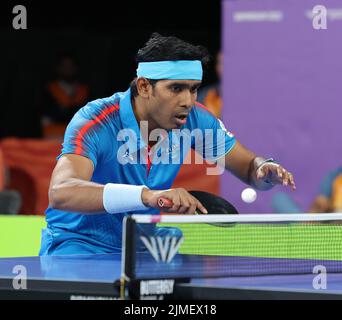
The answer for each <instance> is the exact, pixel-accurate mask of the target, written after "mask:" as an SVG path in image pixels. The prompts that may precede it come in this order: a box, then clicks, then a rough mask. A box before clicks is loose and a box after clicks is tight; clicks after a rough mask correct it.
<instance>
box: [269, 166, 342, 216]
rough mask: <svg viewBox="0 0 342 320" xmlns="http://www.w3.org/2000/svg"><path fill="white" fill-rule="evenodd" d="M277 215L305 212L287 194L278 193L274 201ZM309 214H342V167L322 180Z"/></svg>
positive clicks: (273, 204)
mask: <svg viewBox="0 0 342 320" xmlns="http://www.w3.org/2000/svg"><path fill="white" fill-rule="evenodd" d="M272 206H273V210H274V211H275V212H277V213H301V212H304V211H305V210H303V209H302V208H300V206H298V205H297V204H296V203H295V202H294V201H293V200H292V198H291V197H290V196H288V195H287V194H286V193H282V192H279V193H276V194H275V195H274V197H273V199H272ZM308 212H309V213H328V212H342V166H341V167H339V168H337V169H336V170H334V171H331V172H329V173H328V174H327V176H326V177H325V178H324V179H323V180H322V182H321V185H320V189H319V193H318V195H317V196H316V198H315V199H314V201H313V203H312V204H311V206H310V208H309V210H308Z"/></svg>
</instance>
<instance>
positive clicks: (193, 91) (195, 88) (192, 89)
mask: <svg viewBox="0 0 342 320" xmlns="http://www.w3.org/2000/svg"><path fill="white" fill-rule="evenodd" d="M198 88H199V87H198V86H196V87H192V88H191V89H190V91H191V93H197V90H198Z"/></svg>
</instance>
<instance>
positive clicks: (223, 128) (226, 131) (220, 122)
mask: <svg viewBox="0 0 342 320" xmlns="http://www.w3.org/2000/svg"><path fill="white" fill-rule="evenodd" d="M217 120H218V122H219V124H220V127H221V129H222V130H223V131H224V132H225V133H226V134H227V135H228V136H229V137H230V138H233V137H234V134H232V133H231V132H229V131H228V130H227V129H226V127H225V125H224V124H223V122H222V121H221V120H220V119H217Z"/></svg>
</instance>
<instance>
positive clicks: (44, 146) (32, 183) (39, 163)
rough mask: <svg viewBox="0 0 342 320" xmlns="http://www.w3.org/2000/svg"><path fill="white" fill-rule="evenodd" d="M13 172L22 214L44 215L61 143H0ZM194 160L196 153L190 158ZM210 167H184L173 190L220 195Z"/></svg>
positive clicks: (8, 140) (12, 184)
mask: <svg viewBox="0 0 342 320" xmlns="http://www.w3.org/2000/svg"><path fill="white" fill-rule="evenodd" d="M0 148H1V149H2V151H3V159H4V163H5V164H6V166H7V167H8V170H9V176H10V181H9V188H10V189H14V190H17V191H19V193H20V194H21V197H22V205H21V208H20V210H19V213H20V214H27V215H32V214H36V215H43V214H44V212H45V210H46V208H47V206H48V189H49V183H50V177H51V173H52V171H53V168H54V167H55V164H56V157H57V156H58V154H59V153H60V149H61V140H51V139H43V140H38V139H17V138H6V139H3V140H2V141H0ZM190 156H191V157H192V159H194V151H191V153H189V155H188V157H190ZM208 167H210V165H208V164H197V165H194V164H191V165H187V164H184V165H183V166H182V167H181V169H180V172H179V175H178V176H177V179H176V181H175V183H174V185H173V187H175V188H176V187H182V188H185V189H187V190H202V191H208V190H209V191H210V192H211V193H214V194H219V188H220V180H219V177H220V176H217V175H216V176H215V175H212V176H210V175H206V169H207V168H208Z"/></svg>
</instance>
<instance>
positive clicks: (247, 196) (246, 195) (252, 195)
mask: <svg viewBox="0 0 342 320" xmlns="http://www.w3.org/2000/svg"><path fill="white" fill-rule="evenodd" d="M256 198H257V194H256V192H255V190H254V189H252V188H246V189H245V190H243V191H242V192H241V199H242V201H244V202H246V203H252V202H254V201H255V200H256Z"/></svg>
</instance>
